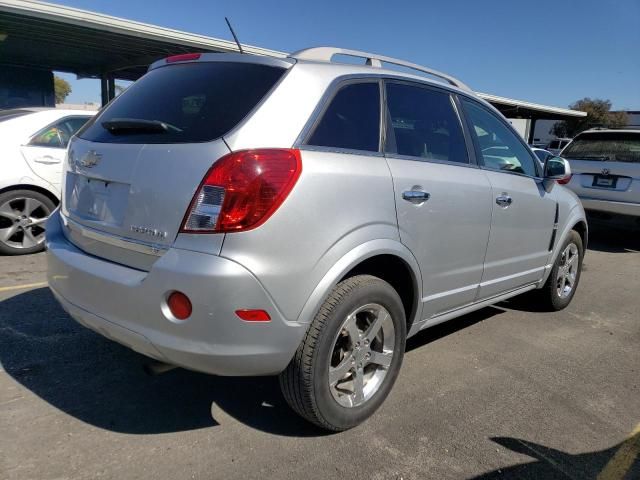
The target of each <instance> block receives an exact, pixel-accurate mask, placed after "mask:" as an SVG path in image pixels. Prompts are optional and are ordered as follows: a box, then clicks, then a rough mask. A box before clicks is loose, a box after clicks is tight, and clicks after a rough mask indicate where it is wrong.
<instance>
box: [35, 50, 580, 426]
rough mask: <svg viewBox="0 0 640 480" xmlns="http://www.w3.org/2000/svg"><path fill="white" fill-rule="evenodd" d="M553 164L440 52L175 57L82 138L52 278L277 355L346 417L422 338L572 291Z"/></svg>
mask: <svg viewBox="0 0 640 480" xmlns="http://www.w3.org/2000/svg"><path fill="white" fill-rule="evenodd" d="M336 54H341V55H349V56H352V57H364V58H365V59H366V64H362V65H354V64H346V63H343V64H340V63H335V62H333V61H332V60H333V57H334V56H335V55H336ZM383 63H384V64H385V65H384V66H383ZM392 65H400V66H401V67H403V68H412V69H413V70H415V71H416V75H411V74H408V73H403V72H398V71H396V70H394V69H393V68H391V66H392ZM420 73H427V74H430V75H431V76H432V77H433V78H434V79H428V78H425V76H424V75H420ZM437 79H439V80H441V81H442V83H441V82H439V81H438V80H437ZM544 169H545V171H546V175H545V174H543V171H542V168H541V165H540V164H539V163H538V161H537V160H536V157H535V156H534V155H533V153H532V152H531V150H530V149H529V148H528V147H527V145H526V144H525V143H524V142H523V141H522V139H521V138H520V137H519V136H518V134H517V133H516V132H515V131H514V130H513V129H512V128H511V126H510V125H509V123H508V122H507V121H506V120H505V119H504V118H503V117H502V115H500V113H498V112H497V111H496V110H495V109H494V108H492V107H491V106H490V105H489V104H487V103H486V102H484V101H482V100H480V99H479V98H477V97H476V96H475V95H474V94H473V92H472V91H471V90H470V89H468V88H467V87H466V86H465V85H464V84H462V83H461V82H459V81H458V80H456V79H454V78H452V77H450V76H448V75H445V74H442V73H439V72H436V71H433V70H430V69H427V68H424V67H420V66H417V65H412V64H408V63H405V62H402V61H400V60H395V59H391V58H387V57H380V56H376V55H373V54H369V53H362V52H355V51H349V50H341V49H332V48H314V49H309V50H304V51H300V52H297V53H295V54H292V55H291V56H290V57H288V58H284V59H273V58H265V57H257V56H250V55H236V54H190V55H181V56H177V57H170V58H167V59H166V60H162V61H159V62H156V63H154V64H153V65H152V66H151V67H150V69H149V72H148V73H147V74H146V75H145V76H144V77H142V78H141V79H140V80H139V81H137V82H136V83H135V84H134V85H132V86H131V87H130V88H129V89H127V91H126V92H125V93H123V94H122V95H121V96H120V97H118V98H117V99H116V100H114V101H113V103H111V104H110V105H109V106H108V107H107V108H106V109H104V111H103V112H101V113H100V114H99V115H98V117H97V118H96V119H95V120H92V121H91V122H90V123H89V124H87V125H86V126H85V127H84V128H83V130H81V131H80V132H79V134H78V136H77V137H75V138H74V139H73V140H72V142H71V144H70V146H69V150H68V160H67V162H66V165H65V177H64V181H63V190H64V191H63V199H62V205H61V208H60V210H59V212H57V213H56V214H54V215H53V216H52V218H51V219H50V221H49V223H48V225H47V245H48V248H49V253H48V262H49V283H50V286H51V290H52V291H53V293H54V295H55V296H56V298H57V299H58V300H59V301H60V303H61V304H62V306H63V307H64V308H65V309H66V310H67V311H68V312H69V313H70V314H71V316H72V317H73V318H75V319H76V320H77V321H78V322H80V323H81V324H83V325H85V326H87V327H89V328H91V329H93V330H95V331H97V332H99V333H100V334H102V335H104V336H106V337H108V338H110V339H113V340H115V341H117V342H119V343H122V344H124V345H126V346H128V347H130V348H132V349H134V350H136V351H138V352H140V353H142V354H144V355H146V356H148V357H151V358H152V359H155V360H156V361H158V362H162V363H161V364H157V365H174V366H181V367H185V368H189V369H192V370H197V371H201V372H207V373H211V374H217V375H276V374H279V375H280V382H281V387H282V391H283V394H284V397H285V398H286V400H287V402H288V403H289V404H290V405H291V407H292V408H293V409H294V410H295V411H296V412H298V413H299V414H300V415H302V416H303V417H305V418H306V419H308V420H310V421H311V422H313V423H315V424H316V425H319V426H321V427H323V428H326V429H331V430H343V429H347V428H350V427H353V426H354V425H357V424H359V423H360V422H362V421H363V420H365V419H366V418H367V417H369V416H370V415H371V414H372V413H373V412H374V411H375V410H376V409H377V408H378V407H379V406H380V405H381V403H382V402H383V401H384V399H385V398H386V396H387V394H388V393H389V391H390V390H391V388H392V386H393V383H394V381H395V379H396V377H397V375H398V371H399V369H400V366H401V364H402V359H403V355H404V348H405V340H406V338H407V337H409V336H411V335H414V334H416V333H418V332H419V331H420V330H423V329H425V328H427V327H430V326H432V325H435V324H438V323H441V322H444V321H446V320H450V319H452V318H455V317H459V316H460V315H463V314H465V313H468V312H471V311H473V310H477V309H479V308H482V307H484V306H486V305H489V304H492V303H496V302H499V301H501V300H505V299H507V298H510V297H513V296H515V295H518V294H521V293H524V292H527V291H530V290H534V289H538V290H537V292H538V294H539V301H540V302H541V304H543V305H545V306H547V307H548V308H549V309H556V310H557V309H561V308H564V307H566V306H567V305H568V304H569V302H570V301H571V299H572V297H573V295H574V293H575V291H576V287H577V285H578V281H579V279H580V268H581V264H582V256H583V252H584V248H585V245H586V241H587V224H586V221H585V216H584V211H583V209H582V207H581V205H580V202H579V201H578V199H577V197H576V196H575V195H574V194H573V193H572V192H570V191H569V190H567V189H566V188H565V187H563V186H561V185H559V184H558V183H557V181H556V180H559V179H560V180H562V179H564V178H565V177H566V175H567V174H568V165H567V164H565V162H564V161H563V160H561V159H552V160H548V161H547V162H546V165H545V167H544Z"/></svg>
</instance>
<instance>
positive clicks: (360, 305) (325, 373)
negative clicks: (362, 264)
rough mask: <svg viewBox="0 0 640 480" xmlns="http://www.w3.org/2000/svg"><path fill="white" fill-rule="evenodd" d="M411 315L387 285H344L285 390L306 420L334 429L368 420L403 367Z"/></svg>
mask: <svg viewBox="0 0 640 480" xmlns="http://www.w3.org/2000/svg"><path fill="white" fill-rule="evenodd" d="M406 328H407V327H406V316H405V310H404V306H403V303H402V300H401V299H400V296H399V295H398V293H397V292H396V291H395V289H394V288H393V287H392V286H391V285H389V284H388V283H387V282H385V281H384V280H381V279H380V278H377V277H373V276H371V275H357V276H354V277H351V278H348V279H346V280H343V281H342V282H340V283H339V284H338V285H337V286H336V287H335V288H334V289H333V291H332V292H331V294H330V295H329V296H328V298H327V299H326V300H325V302H324V304H323V305H322V306H321V307H320V310H319V311H318V313H317V314H316V316H315V318H314V319H313V322H312V323H311V325H310V327H309V329H308V331H307V334H306V336H305V338H304V340H303V341H302V344H301V345H300V347H299V348H298V350H297V351H296V354H295V355H294V358H293V359H292V360H291V363H290V364H289V366H288V367H287V369H286V370H285V371H284V372H282V374H281V375H280V386H281V388H282V392H283V394H284V397H285V399H286V400H287V402H288V403H289V405H290V406H291V407H292V408H293V409H294V410H295V411H296V412H297V413H298V414H300V415H301V416H303V417H304V418H306V419H307V420H309V421H311V422H313V423H315V424H316V425H318V426H320V427H322V428H326V429H329V430H345V429H347V428H351V427H354V426H355V425H358V424H359V423H361V422H363V421H364V420H366V419H367V418H368V417H369V416H371V415H372V414H373V412H375V411H376V410H377V408H378V407H379V406H380V405H381V404H382V402H383V401H384V399H385V398H386V397H387V395H388V394H389V392H390V391H391V388H392V387H393V384H394V382H395V379H396V377H397V376H398V371H399V370H400V366H401V365H402V359H403V356H404V346H405V338H406Z"/></svg>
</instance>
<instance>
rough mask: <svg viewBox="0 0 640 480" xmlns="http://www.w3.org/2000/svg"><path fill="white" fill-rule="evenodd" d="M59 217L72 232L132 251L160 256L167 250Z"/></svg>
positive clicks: (166, 248) (62, 216)
mask: <svg viewBox="0 0 640 480" xmlns="http://www.w3.org/2000/svg"><path fill="white" fill-rule="evenodd" d="M60 218H61V219H62V223H63V225H64V226H65V227H66V228H67V229H69V230H71V231H72V232H76V233H78V234H80V235H82V236H83V237H86V238H90V239H91V240H96V241H98V242H102V243H106V244H108V245H112V246H114V247H118V248H123V249H125V250H131V251H133V252H138V253H144V254H145V255H153V256H156V257H161V256H162V255H164V254H165V253H166V252H167V250H169V248H168V247H164V246H160V245H157V244H149V243H142V242H138V241H135V240H129V239H127V240H125V239H124V238H122V237H118V236H115V235H110V234H108V233H103V232H99V231H98V230H96V229H93V228H90V227H86V226H84V225H80V224H79V223H78V222H76V221H74V220H71V219H70V218H68V217H65V216H64V215H60Z"/></svg>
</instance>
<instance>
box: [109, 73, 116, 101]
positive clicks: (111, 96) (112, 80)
mask: <svg viewBox="0 0 640 480" xmlns="http://www.w3.org/2000/svg"><path fill="white" fill-rule="evenodd" d="M107 80H108V82H107V83H108V87H109V101H111V100H113V99H114V98H116V79H115V78H114V77H113V75H109V76H108V77H107Z"/></svg>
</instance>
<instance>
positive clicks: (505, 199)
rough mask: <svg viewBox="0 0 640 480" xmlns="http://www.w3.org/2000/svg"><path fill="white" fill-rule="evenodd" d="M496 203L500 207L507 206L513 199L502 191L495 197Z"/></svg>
mask: <svg viewBox="0 0 640 480" xmlns="http://www.w3.org/2000/svg"><path fill="white" fill-rule="evenodd" d="M496 203H497V204H498V205H500V206H501V207H502V208H507V207H508V206H509V205H511V204H512V203H513V199H512V198H511V197H510V196H509V195H507V194H506V193H503V194H502V195H498V196H497V197H496Z"/></svg>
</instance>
